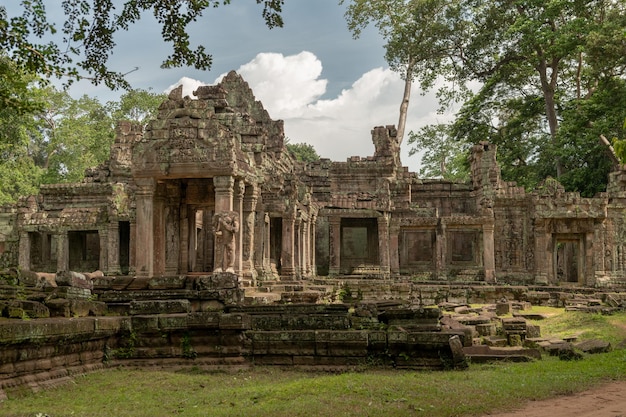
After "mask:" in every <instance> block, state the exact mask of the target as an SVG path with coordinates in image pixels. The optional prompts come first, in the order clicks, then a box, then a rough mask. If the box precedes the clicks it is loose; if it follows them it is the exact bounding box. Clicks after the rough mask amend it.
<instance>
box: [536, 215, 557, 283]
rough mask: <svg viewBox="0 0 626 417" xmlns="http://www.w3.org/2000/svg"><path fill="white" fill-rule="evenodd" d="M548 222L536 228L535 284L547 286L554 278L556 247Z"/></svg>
mask: <svg viewBox="0 0 626 417" xmlns="http://www.w3.org/2000/svg"><path fill="white" fill-rule="evenodd" d="M548 229H549V227H548V224H547V221H546V220H543V221H538V222H537V225H536V226H535V283H536V284H547V283H548V282H550V281H551V280H552V278H553V275H554V272H553V271H552V266H553V262H554V259H553V258H554V256H555V254H554V245H553V242H552V236H551V235H550V233H548Z"/></svg>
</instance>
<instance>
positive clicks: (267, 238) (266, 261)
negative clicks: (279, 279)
mask: <svg viewBox="0 0 626 417" xmlns="http://www.w3.org/2000/svg"><path fill="white" fill-rule="evenodd" d="M263 222H264V234H263V270H264V271H266V272H267V274H268V275H269V274H271V273H272V265H271V258H272V254H271V249H272V234H271V227H272V226H271V225H272V222H271V219H270V215H269V214H268V213H265V216H264V218H263Z"/></svg>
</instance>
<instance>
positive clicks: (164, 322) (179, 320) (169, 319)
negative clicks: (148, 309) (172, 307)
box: [159, 314, 188, 331]
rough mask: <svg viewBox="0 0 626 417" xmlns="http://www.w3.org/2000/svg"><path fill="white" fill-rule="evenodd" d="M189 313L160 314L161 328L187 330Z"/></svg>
mask: <svg viewBox="0 0 626 417" xmlns="http://www.w3.org/2000/svg"><path fill="white" fill-rule="evenodd" d="M187 317H188V315H187V314H160V315H159V329H161V330H167V331H171V330H185V329H187V328H188V325H187Z"/></svg>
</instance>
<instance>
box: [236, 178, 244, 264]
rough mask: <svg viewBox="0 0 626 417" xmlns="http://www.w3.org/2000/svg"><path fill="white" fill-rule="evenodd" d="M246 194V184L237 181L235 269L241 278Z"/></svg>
mask: <svg viewBox="0 0 626 417" xmlns="http://www.w3.org/2000/svg"><path fill="white" fill-rule="evenodd" d="M245 192H246V184H245V183H244V182H243V180H239V181H237V202H236V204H235V208H236V210H235V211H236V212H237V214H238V215H239V219H240V220H239V221H240V222H241V223H240V225H239V232H237V250H236V253H235V259H236V260H235V267H236V268H237V273H238V274H239V275H240V276H243V234H244V229H245V220H244V217H243V199H244V194H245Z"/></svg>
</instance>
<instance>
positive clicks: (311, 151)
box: [285, 140, 320, 162]
mask: <svg viewBox="0 0 626 417" xmlns="http://www.w3.org/2000/svg"><path fill="white" fill-rule="evenodd" d="M286 142H287V143H285V146H286V147H287V149H288V150H289V152H291V153H292V154H293V156H295V158H296V160H298V161H302V162H315V161H319V159H320V156H319V155H318V154H317V151H316V150H315V148H314V147H313V145H310V144H308V143H289V140H287V141H286Z"/></svg>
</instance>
